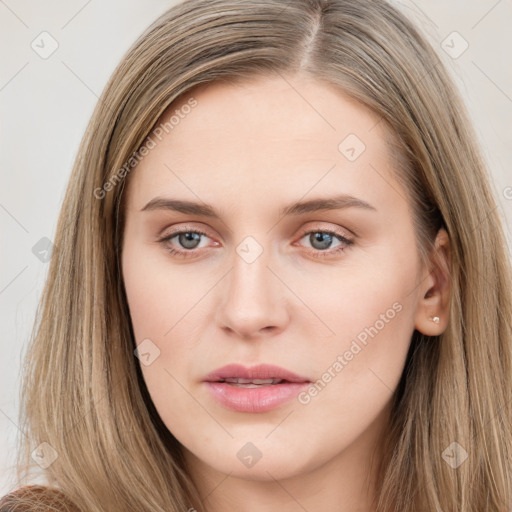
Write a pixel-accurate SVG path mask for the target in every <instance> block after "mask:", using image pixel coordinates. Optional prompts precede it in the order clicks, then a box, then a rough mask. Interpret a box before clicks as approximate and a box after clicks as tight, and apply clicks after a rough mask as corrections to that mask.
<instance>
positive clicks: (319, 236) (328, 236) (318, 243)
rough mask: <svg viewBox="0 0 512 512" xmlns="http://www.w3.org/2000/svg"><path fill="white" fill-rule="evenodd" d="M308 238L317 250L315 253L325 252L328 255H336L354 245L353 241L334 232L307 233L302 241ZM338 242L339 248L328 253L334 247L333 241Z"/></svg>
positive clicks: (318, 231)
mask: <svg viewBox="0 0 512 512" xmlns="http://www.w3.org/2000/svg"><path fill="white" fill-rule="evenodd" d="M304 238H307V240H308V241H309V243H310V244H311V246H312V248H313V249H315V252H317V251H318V252H320V253H322V252H324V253H326V254H332V253H336V252H338V251H342V250H344V249H346V248H347V246H349V245H352V243H353V241H352V240H349V239H348V238H346V237H344V236H343V235H341V234H339V233H335V232H332V231H321V230H317V231H309V232H307V233H305V234H304V235H303V236H302V237H301V240H302V239H304ZM335 240H337V241H338V242H340V244H339V245H338V246H336V247H335V248H334V249H333V250H331V251H327V249H330V248H331V246H332V243H333V241H335Z"/></svg>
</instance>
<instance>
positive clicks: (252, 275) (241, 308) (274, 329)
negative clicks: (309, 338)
mask: <svg viewBox="0 0 512 512" xmlns="http://www.w3.org/2000/svg"><path fill="white" fill-rule="evenodd" d="M269 260H270V258H269V257H268V253H267V252H266V251H265V250H264V251H263V253H262V254H260V255H259V257H258V258H257V259H256V260H255V261H252V262H248V261H246V260H245V259H244V258H243V257H241V256H240V255H239V254H238V253H237V252H235V253H234V255H233V260H232V261H233V267H232V269H231V271H230V272H229V273H228V275H227V276H226V278H225V280H224V283H223V285H222V286H221V288H220V289H221V290H222V291H221V300H220V303H219V307H218V316H217V320H218V322H219V325H220V326H221V328H222V329H224V330H227V331H229V332H230V333H236V334H237V335H238V336H239V337H241V338H244V339H248V338H258V337H262V336H269V335H275V334H277V333H279V332H281V331H283V330H284V329H285V328H286V326H287V324H288V322H289V313H288V308H287V296H286V286H285V285H284V284H283V282H282V281H281V280H280V279H279V278H278V277H277V276H276V270H275V269H274V267H276V265H271V268H272V269H271V268H270V267H269V263H270V261H269Z"/></svg>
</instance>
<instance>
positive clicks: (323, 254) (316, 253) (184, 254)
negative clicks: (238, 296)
mask: <svg viewBox="0 0 512 512" xmlns="http://www.w3.org/2000/svg"><path fill="white" fill-rule="evenodd" d="M184 233H196V234H198V235H202V236H206V237H208V234H207V233H205V232H203V231H200V230H197V229H182V230H181V231H176V232H174V233H172V234H170V235H167V236H164V237H162V238H160V239H159V240H157V242H159V243H162V244H163V245H166V246H167V251H168V252H169V254H171V255H172V256H178V257H180V258H192V257H194V256H196V254H195V252H196V249H190V250H187V251H180V250H177V249H175V248H173V247H169V246H168V244H167V242H169V241H170V240H172V239H173V238H174V237H176V236H178V235H181V234H184ZM312 233H323V234H327V235H332V236H334V237H335V238H337V239H338V240H339V241H340V242H342V243H343V244H345V245H341V246H340V247H338V248H336V249H334V250H331V251H320V250H319V249H310V250H309V251H308V252H309V253H310V254H311V255H312V256H313V257H314V258H319V259H322V258H327V257H334V256H335V255H337V254H338V253H339V252H342V251H345V250H346V249H348V248H350V246H351V245H353V244H354V241H353V240H350V239H348V238H346V237H345V236H343V235H341V234H340V233H337V232H335V231H330V230H322V229H312V230H310V231H306V232H304V233H303V234H302V235H301V236H300V238H299V240H302V239H303V238H304V237H305V236H306V235H310V234H312ZM208 238H210V237H208Z"/></svg>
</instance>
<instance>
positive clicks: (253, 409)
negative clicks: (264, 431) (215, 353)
mask: <svg viewBox="0 0 512 512" xmlns="http://www.w3.org/2000/svg"><path fill="white" fill-rule="evenodd" d="M204 382H205V384H206V385H207V387H208V389H209V391H210V393H211V396H212V397H213V398H214V399H215V400H216V401H217V402H218V403H219V404H221V405H222V406H224V407H226V408H228V409H231V410H234V411H237V412H245V413H263V412H267V411H270V410H272V409H275V408H277V407H279V406H280V405H282V404H284V403H286V402H289V401H290V400H291V399H293V398H294V397H296V396H297V394H298V393H299V392H300V391H301V390H303V389H304V388H305V387H307V386H308V385H309V384H310V382H311V381H310V380H309V379H307V378H305V377H301V376H300V375H297V374H295V373H292V372H290V371H288V370H285V369H284V368H280V367H278V366H273V365H259V366H255V367H252V368H246V367H244V366H241V365H236V364H232V365H227V366H224V367H222V368H219V369H218V370H216V371H214V372H212V373H211V374H209V375H208V376H206V377H205V379H204Z"/></svg>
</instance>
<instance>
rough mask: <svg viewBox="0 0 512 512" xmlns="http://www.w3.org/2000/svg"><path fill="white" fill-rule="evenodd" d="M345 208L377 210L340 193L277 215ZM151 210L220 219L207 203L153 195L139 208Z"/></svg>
mask: <svg viewBox="0 0 512 512" xmlns="http://www.w3.org/2000/svg"><path fill="white" fill-rule="evenodd" d="M346 208H360V209H363V210H371V211H377V209H376V208H375V207H374V206H372V205H371V204H369V203H367V202H366V201H363V200H362V199H359V198H357V197H354V196H351V195H349V194H341V195H338V196H335V197H322V198H317V199H309V200H307V201H298V202H296V203H293V204H291V205H288V206H286V207H284V208H282V209H281V210H280V212H279V217H284V216H286V215H294V216H298V215H304V214H306V213H312V212H317V211H326V210H341V209H346ZM152 210H172V211H176V212H179V213H185V214H191V215H198V216H202V217H209V218H212V219H217V220H221V217H220V215H219V214H218V213H217V211H216V210H215V208H213V206H211V205H209V204H207V203H198V202H194V201H184V200H179V199H171V198H167V197H155V198H153V199H151V200H150V201H149V202H148V203H147V204H146V205H145V206H144V207H143V208H141V210H140V211H141V212H143V211H152Z"/></svg>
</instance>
